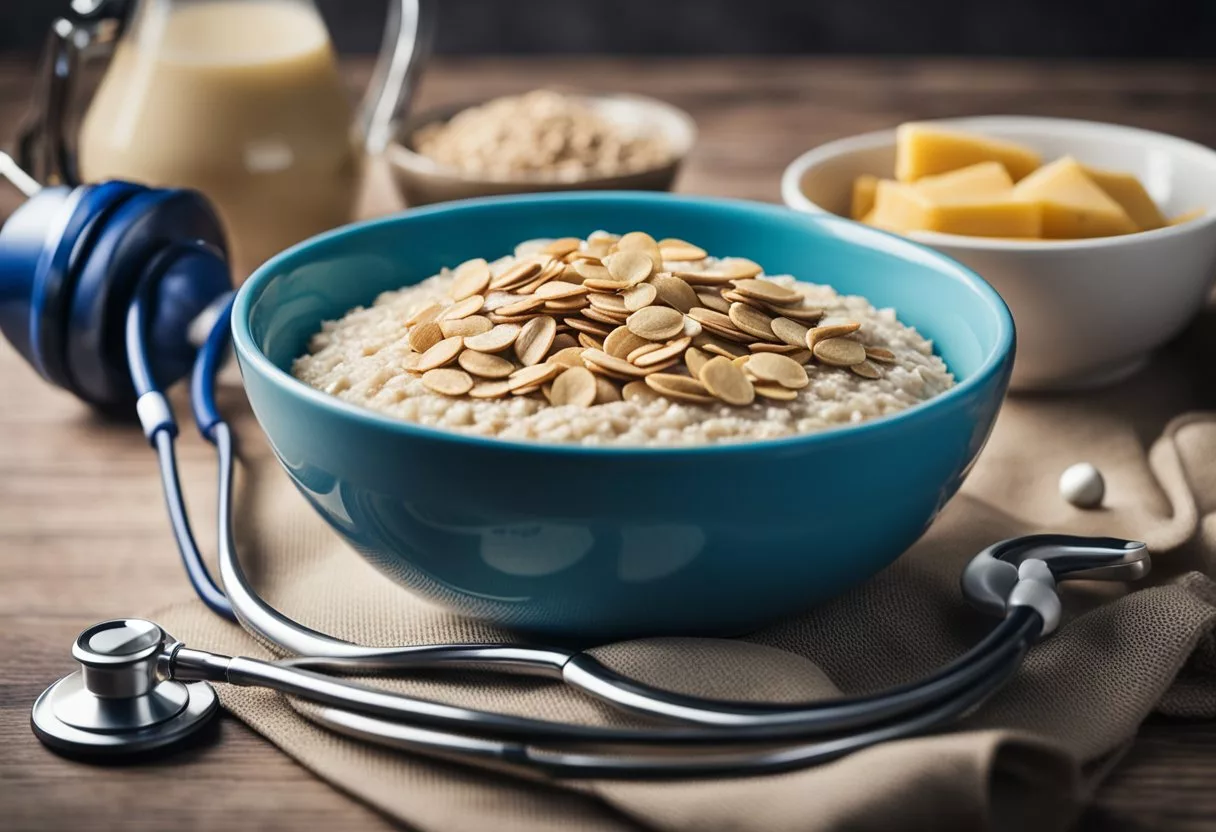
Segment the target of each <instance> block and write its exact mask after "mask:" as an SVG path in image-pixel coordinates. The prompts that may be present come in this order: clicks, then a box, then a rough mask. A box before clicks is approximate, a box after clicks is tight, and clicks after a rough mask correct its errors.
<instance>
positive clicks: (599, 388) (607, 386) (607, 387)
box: [595, 376, 621, 404]
mask: <svg viewBox="0 0 1216 832" xmlns="http://www.w3.org/2000/svg"><path fill="white" fill-rule="evenodd" d="M619 401H621V388H619V387H617V386H616V385H615V384H613V383H612V381H611V380H609V379H607V378H604V377H603V376H596V377H595V403H596V404H609V403H611V402H619Z"/></svg>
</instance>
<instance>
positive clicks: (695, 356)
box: [684, 347, 709, 378]
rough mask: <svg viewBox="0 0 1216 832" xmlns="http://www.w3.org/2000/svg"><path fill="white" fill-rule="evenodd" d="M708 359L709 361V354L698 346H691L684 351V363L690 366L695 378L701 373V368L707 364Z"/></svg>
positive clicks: (689, 369) (689, 370)
mask: <svg viewBox="0 0 1216 832" xmlns="http://www.w3.org/2000/svg"><path fill="white" fill-rule="evenodd" d="M706 361H709V356H708V355H706V354H705V353H704V352H702V351H701V350H699V349H697V348H696V347H689V348H688V349H687V350H685V351H684V365H685V366H686V367H688V372H690V373H692V375H693V378H696V377H697V376H699V375H700V374H701V368H702V367H704V366H705V362H706Z"/></svg>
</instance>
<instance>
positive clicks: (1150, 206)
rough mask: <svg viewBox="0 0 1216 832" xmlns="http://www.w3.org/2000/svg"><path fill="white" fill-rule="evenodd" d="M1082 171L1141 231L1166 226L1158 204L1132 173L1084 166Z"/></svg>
mask: <svg viewBox="0 0 1216 832" xmlns="http://www.w3.org/2000/svg"><path fill="white" fill-rule="evenodd" d="M1081 169H1082V170H1083V171H1085V174H1086V175H1087V176H1088V177H1089V178H1090V179H1092V180H1093V181H1094V184H1095V185H1097V186H1098V187H1099V188H1101V189H1102V190H1104V191H1106V195H1107V196H1109V197H1110V198H1111V199H1113V200H1114V201H1115V202H1117V203H1119V205H1120V207H1122V208H1123V210H1124V211H1126V212H1127V215H1128V216H1129V217H1131V218H1132V222H1134V223H1135V224H1136V228H1138V229H1140V230H1141V231H1152V230H1153V229H1154V228H1161V227H1162V226H1164V225H1165V224H1166V222H1165V217H1164V216H1162V215H1161V211H1160V209H1159V208H1157V203H1155V202H1153V198H1152V197H1151V196H1149V195H1148V191H1146V190H1144V186H1143V185H1141V184H1140V180H1139V179H1137V178H1136V177H1135V176H1133V175H1132V174H1130V173H1118V172H1116V171H1112V170H1100V169H1098V168H1091V167H1090V166H1089V165H1082V166H1081Z"/></svg>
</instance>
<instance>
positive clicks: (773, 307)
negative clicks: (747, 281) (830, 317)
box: [764, 303, 823, 324]
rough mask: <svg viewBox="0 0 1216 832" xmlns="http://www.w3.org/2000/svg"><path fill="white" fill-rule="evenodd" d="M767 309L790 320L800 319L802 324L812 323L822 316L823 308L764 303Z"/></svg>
mask: <svg viewBox="0 0 1216 832" xmlns="http://www.w3.org/2000/svg"><path fill="white" fill-rule="evenodd" d="M764 305H765V306H766V307H768V311H769V312H772V313H773V314H774V315H777V316H779V317H782V318H788V319H790V320H791V321H801V322H802V323H804V324H814V323H816V322H818V321H819V319H820V318H822V317H823V310H822V309H819V308H817V307H811V306H779V305H777V304H775V303H766V304H764Z"/></svg>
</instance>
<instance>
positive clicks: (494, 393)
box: [432, 371, 511, 399]
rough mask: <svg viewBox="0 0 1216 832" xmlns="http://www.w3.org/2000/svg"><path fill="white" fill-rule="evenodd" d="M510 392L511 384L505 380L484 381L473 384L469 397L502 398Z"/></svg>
mask: <svg viewBox="0 0 1216 832" xmlns="http://www.w3.org/2000/svg"><path fill="white" fill-rule="evenodd" d="M432 372H434V371H432ZM510 392H511V385H510V384H508V383H507V382H505V381H483V382H481V383H480V384H474V385H473V389H472V390H470V391H469V397H470V398H474V399H501V398H502V397H503V396H506V395H508V394H509V393H510Z"/></svg>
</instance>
